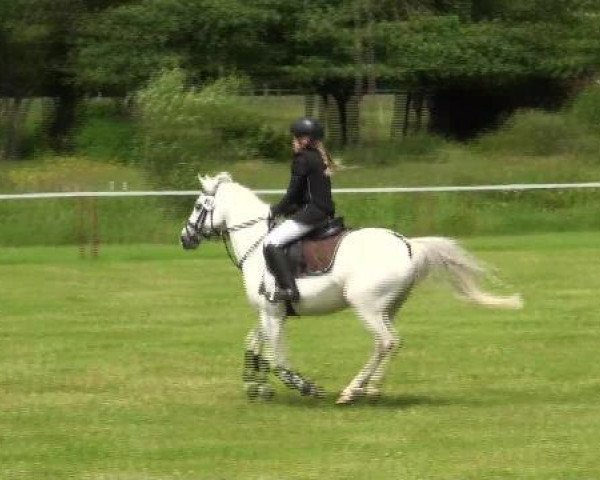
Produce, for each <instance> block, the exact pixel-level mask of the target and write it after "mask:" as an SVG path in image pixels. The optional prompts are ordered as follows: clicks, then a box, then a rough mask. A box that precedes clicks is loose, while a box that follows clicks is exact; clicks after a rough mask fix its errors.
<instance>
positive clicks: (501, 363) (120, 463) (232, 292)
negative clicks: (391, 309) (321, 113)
mask: <svg viewBox="0 0 600 480" xmlns="http://www.w3.org/2000/svg"><path fill="white" fill-rule="evenodd" d="M599 242H600V235H599V234H596V233H587V234H567V233H563V234H557V235H554V234H553V235H534V236H512V237H488V238H474V239H471V240H469V241H468V242H467V245H468V246H469V247H470V248H471V249H473V250H474V251H475V252H477V253H478V255H479V256H481V257H482V258H483V259H484V260H486V261H488V262H490V263H492V264H494V265H496V266H497V267H499V269H500V271H501V272H502V277H503V278H505V279H506V280H507V281H508V282H510V283H511V284H512V285H514V287H512V288H514V289H516V290H519V291H521V292H522V293H523V295H524V297H525V300H526V308H525V309H524V310H523V311H520V312H503V311H490V310H482V309H478V308H475V307H471V306H468V305H464V304H462V303H460V302H458V301H456V300H455V299H453V298H452V296H451V295H449V294H448V291H447V290H446V289H445V288H440V287H438V286H436V285H435V284H433V283H428V284H426V285H423V286H422V287H421V288H419V289H417V290H416V292H415V294H414V295H413V297H412V298H411V299H410V300H409V302H408V303H407V305H406V307H405V309H404V310H403V311H402V313H401V315H400V317H399V318H398V319H397V326H398V328H399V331H400V333H401V335H402V336H403V338H404V347H403V348H402V349H401V351H400V353H399V355H398V356H397V358H396V359H395V360H394V361H393V362H392V364H391V366H390V368H389V374H388V377H387V381H386V389H385V395H384V396H383V398H382V399H381V401H380V402H379V403H376V404H370V403H360V404H357V405H355V406H351V407H349V408H339V407H335V406H334V405H333V400H334V398H335V393H336V392H337V391H339V390H340V389H341V388H343V386H344V385H345V383H346V382H347V381H348V380H349V379H350V377H351V376H352V375H353V374H354V373H355V372H356V371H357V370H358V368H359V367H360V365H361V364H362V363H363V362H364V361H365V360H366V358H367V355H368V352H369V349H370V346H371V341H370V339H369V336H368V335H367V334H366V333H365V332H364V331H363V328H362V327H361V325H360V323H359V322H358V321H357V320H356V319H355V317H354V316H353V314H352V313H351V312H343V313H340V314H337V315H333V316H330V317H327V318H319V317H315V318H302V319H298V320H293V321H290V322H289V324H288V339H289V344H290V356H291V359H292V362H293V363H294V365H296V366H297V367H298V368H299V369H300V370H301V371H303V372H305V373H306V374H307V375H308V376H310V377H312V378H313V379H314V380H316V381H318V382H319V383H320V384H322V385H323V386H324V387H325V388H326V389H327V391H328V393H329V396H328V397H327V398H326V399H324V400H322V401H315V400H312V399H304V398H299V397H297V396H296V395H294V394H293V392H289V391H287V390H285V389H284V388H282V387H280V386H277V395H276V397H275V399H274V400H273V401H272V402H271V403H269V404H263V403H249V402H248V401H247V400H246V398H245V396H244V393H243V391H242V388H241V379H240V374H241V363H242V358H241V357H242V356H241V354H242V342H243V338H244V336H245V333H246V332H247V330H248V329H249V328H251V326H252V325H253V324H254V322H255V314H254V312H252V311H251V310H250V308H249V307H248V306H247V304H246V302H245V300H244V298H243V295H242V290H241V287H242V284H241V279H240V278H239V277H238V274H237V271H236V270H235V268H234V267H233V266H232V265H231V264H230V263H229V262H228V260H227V259H226V257H225V253H224V251H223V250H222V247H221V246H218V245H212V244H209V245H207V246H206V247H203V248H204V249H203V250H200V251H198V252H194V253H190V252H183V251H181V250H180V249H178V248H177V247H176V246H173V247H166V246H162V247H161V246H143V245H135V246H130V247H128V246H108V247H105V248H104V249H103V250H102V252H101V256H100V257H99V258H98V259H96V260H90V259H87V260H81V259H79V257H78V251H77V249H76V248H74V247H61V248H40V247H35V248H9V249H2V250H0V291H1V292H2V294H1V303H0V310H1V312H2V314H1V315H0V392H1V395H0V478H2V479H3V480H4V479H7V480H8V479H10V480H13V479H31V478H36V479H44V478H48V479H62V478H82V479H178V478H183V479H186V478H187V479H200V478H201V479H216V478H240V479H259V478H261V479H265V478H298V479H300V478H302V479H305V478H315V479H316V478H369V479H377V478H382V479H383V478H386V479H387V478H404V479H417V478H432V479H434V478H439V479H481V478H515V479H517V478H518V479H524V478H525V479H547V478H589V479H591V478H597V477H598V476H599V475H600V462H599V461H598V457H597V451H596V450H597V449H596V443H597V442H596V440H597V437H598V434H599V433H600V410H599V408H598V402H597V399H598V394H599V393H600V382H599V380H598V379H599V378H600V369H599V365H600V357H599V355H600V354H599V351H598V348H597V345H598V341H599V340H600V338H599V333H598V328H597V319H596V311H597V298H596V297H597V295H596V293H597V291H598V288H600V280H599V279H598V278H599V277H598V275H597V274H596V272H597V270H598V268H599V267H600V263H599V260H598V259H599V258H600V256H599V255H598V247H597V245H598V244H599ZM505 290H507V291H508V290H511V288H506V289H505Z"/></svg>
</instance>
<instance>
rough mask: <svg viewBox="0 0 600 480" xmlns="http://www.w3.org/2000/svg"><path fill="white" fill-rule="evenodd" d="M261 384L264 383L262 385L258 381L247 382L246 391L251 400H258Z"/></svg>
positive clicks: (245, 384)
mask: <svg viewBox="0 0 600 480" xmlns="http://www.w3.org/2000/svg"><path fill="white" fill-rule="evenodd" d="M261 386H262V385H260V384H259V383H258V382H245V383H244V391H245V392H246V396H247V397H248V398H249V399H250V400H256V397H258V391H259V388H260V387H261Z"/></svg>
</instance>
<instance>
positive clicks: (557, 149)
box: [475, 110, 580, 156]
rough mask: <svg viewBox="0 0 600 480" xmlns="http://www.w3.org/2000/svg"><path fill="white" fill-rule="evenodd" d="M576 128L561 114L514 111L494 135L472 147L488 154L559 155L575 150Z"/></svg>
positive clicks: (484, 137)
mask: <svg viewBox="0 0 600 480" xmlns="http://www.w3.org/2000/svg"><path fill="white" fill-rule="evenodd" d="M579 135H580V129H579V128H578V127H577V125H576V123H575V122H573V121H572V120H571V119H570V118H569V117H568V116H566V115H564V114H555V113H546V112H540V111H535V110H525V111H520V112H517V113H516V114H515V115H514V116H513V117H512V118H511V119H510V120H509V121H508V122H507V124H506V125H505V126H504V127H503V128H501V129H500V130H499V131H498V132H495V133H493V134H488V135H485V136H483V137H481V138H480V139H479V140H478V141H476V143H475V148H478V149H482V150H484V151H485V152H490V153H495V152H496V153H511V154H516V155H531V156H545V155H560V154H564V153H570V152H574V151H576V150H577V142H578V137H579Z"/></svg>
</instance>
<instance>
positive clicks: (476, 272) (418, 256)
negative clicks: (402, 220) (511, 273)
mask: <svg viewBox="0 0 600 480" xmlns="http://www.w3.org/2000/svg"><path fill="white" fill-rule="evenodd" d="M410 244H411V246H412V248H413V255H414V256H413V263H414V264H415V268H416V278H417V281H419V280H423V279H424V278H425V277H426V276H427V275H428V274H429V272H431V271H432V270H440V269H441V270H442V271H444V272H445V273H447V274H448V276H449V277H450V280H451V283H452V285H453V287H454V289H455V290H456V292H457V293H458V294H459V296H460V297H462V298H464V299H466V300H469V301H471V302H474V303H477V304H479V305H483V306H486V307H493V308H506V309H519V308H522V307H523V300H522V298H521V295H519V294H514V295H509V296H497V295H493V294H491V293H488V292H486V291H484V290H482V289H481V288H480V286H479V282H478V280H480V279H481V278H482V277H485V276H486V275H487V274H488V271H487V268H486V267H485V266H484V265H482V264H481V263H480V262H479V261H478V260H477V259H476V258H475V257H474V256H473V255H471V254H470V253H468V252H467V251H466V250H464V249H463V248H462V247H461V246H460V245H459V244H458V243H457V242H456V241H455V240H452V239H450V238H444V237H420V238H412V239H410Z"/></svg>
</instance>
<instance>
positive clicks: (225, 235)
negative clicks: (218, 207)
mask: <svg viewBox="0 0 600 480" xmlns="http://www.w3.org/2000/svg"><path fill="white" fill-rule="evenodd" d="M263 220H268V217H258V218H255V219H253V220H248V221H247V222H244V223H240V224H239V225H234V226H233V227H229V228H226V229H225V230H222V231H220V232H217V235H219V236H220V237H221V238H222V239H223V245H225V250H226V251H227V256H228V257H229V259H230V260H231V262H232V263H233V264H234V265H235V266H236V267H237V268H238V270H241V269H242V267H243V265H244V262H245V261H246V260H248V257H249V256H250V255H252V253H254V251H255V250H256V248H257V247H258V246H259V245H260V244H261V243H262V241H263V240H264V239H265V237H266V236H267V234H266V233H265V234H264V235H261V236H260V238H259V239H258V240H256V242H254V243H253V244H252V245H250V248H248V250H246V253H244V254H243V255H242V256H241V258H240V259H239V260H236V259H235V256H234V255H233V254H232V253H231V248H230V247H229V244H230V243H231V236H230V235H229V234H230V233H231V232H237V231H239V230H243V229H244V228H248V227H252V226H253V225H256V224H257V223H259V222H262V221H263ZM211 230H214V229H213V228H212V215H211Z"/></svg>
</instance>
